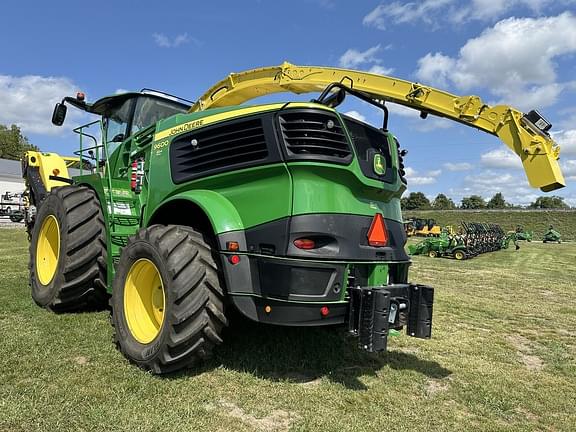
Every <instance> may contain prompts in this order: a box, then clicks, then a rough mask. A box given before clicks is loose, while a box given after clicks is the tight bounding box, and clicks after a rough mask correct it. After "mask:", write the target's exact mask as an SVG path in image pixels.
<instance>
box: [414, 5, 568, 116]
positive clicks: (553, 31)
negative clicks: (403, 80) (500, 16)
mask: <svg viewBox="0 0 576 432" xmlns="http://www.w3.org/2000/svg"><path fill="white" fill-rule="evenodd" d="M574 53H576V17H574V15H572V14H571V13H570V12H564V13H562V14H560V15H558V16H555V17H542V18H508V19H505V20H502V21H500V22H498V23H496V24H495V25H494V26H493V27H490V28H488V29H486V30H484V31H483V32H482V34H480V36H478V37H476V38H473V39H470V40H468V41H467V42H466V44H465V45H464V46H463V47H462V48H461V49H460V51H459V53H458V56H456V57H449V56H447V55H445V54H443V53H438V52H437V53H428V54H426V55H425V56H424V57H422V58H421V59H420V60H419V61H418V70H417V72H416V76H417V77H418V79H420V80H422V81H424V82H427V83H431V84H435V85H439V86H442V87H446V86H447V85H449V84H452V85H454V86H456V87H457V88H458V89H460V90H469V89H472V88H488V89H490V91H491V92H492V94H493V95H494V96H495V97H496V98H498V99H499V103H509V104H513V105H514V106H518V107H519V108H521V109H525V110H527V109H529V108H533V107H540V108H541V107H545V106H549V105H551V104H553V103H554V102H555V101H556V100H557V98H558V96H559V94H560V93H561V92H562V91H563V90H568V89H573V83H572V82H568V83H558V82H556V67H557V65H556V62H557V60H558V59H559V58H561V57H563V56H567V55H570V54H574Z"/></svg>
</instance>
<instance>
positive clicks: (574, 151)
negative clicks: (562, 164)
mask: <svg viewBox="0 0 576 432" xmlns="http://www.w3.org/2000/svg"><path fill="white" fill-rule="evenodd" d="M552 138H554V141H556V143H558V144H559V145H560V156H565V155H576V129H568V130H565V131H558V132H556V133H553V134H552Z"/></svg>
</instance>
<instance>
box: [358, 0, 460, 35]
mask: <svg viewBox="0 0 576 432" xmlns="http://www.w3.org/2000/svg"><path fill="white" fill-rule="evenodd" d="M453 2H454V0H424V1H422V2H409V3H401V2H398V1H395V2H392V3H389V4H380V5H378V6H377V7H376V8H375V9H374V10H372V11H371V12H369V13H368V15H366V16H365V17H364V19H363V20H362V23H363V24H364V25H366V26H369V27H370V26H372V27H376V28H377V29H380V30H384V29H385V28H386V24H387V23H390V24H404V23H409V22H415V21H419V20H421V21H424V22H425V23H431V22H432V21H431V18H432V13H433V12H435V11H438V10H440V9H441V8H444V7H446V6H447V5H449V4H451V3H453Z"/></svg>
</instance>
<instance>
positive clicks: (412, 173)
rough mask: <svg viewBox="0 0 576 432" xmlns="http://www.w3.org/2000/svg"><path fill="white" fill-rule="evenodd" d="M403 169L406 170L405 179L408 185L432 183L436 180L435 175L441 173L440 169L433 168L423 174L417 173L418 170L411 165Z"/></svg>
mask: <svg viewBox="0 0 576 432" xmlns="http://www.w3.org/2000/svg"><path fill="white" fill-rule="evenodd" d="M405 171H406V180H407V181H408V184H409V185H410V186H413V185H417V186H422V185H429V184H434V183H436V181H437V177H438V176H439V175H440V174H442V170H433V171H428V172H426V173H423V174H419V173H418V171H416V170H415V169H414V168H412V167H406V169H405Z"/></svg>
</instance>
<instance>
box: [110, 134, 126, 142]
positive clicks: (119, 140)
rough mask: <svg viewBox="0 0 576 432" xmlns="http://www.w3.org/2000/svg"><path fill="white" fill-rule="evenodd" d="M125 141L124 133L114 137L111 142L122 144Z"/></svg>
mask: <svg viewBox="0 0 576 432" xmlns="http://www.w3.org/2000/svg"><path fill="white" fill-rule="evenodd" d="M122 141H124V134H123V133H119V134H117V135H115V136H114V138H112V141H111V142H120V143H121V142H122Z"/></svg>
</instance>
